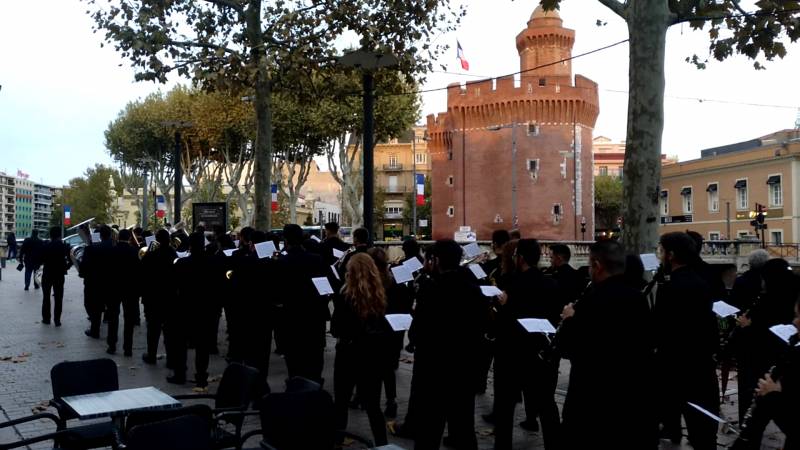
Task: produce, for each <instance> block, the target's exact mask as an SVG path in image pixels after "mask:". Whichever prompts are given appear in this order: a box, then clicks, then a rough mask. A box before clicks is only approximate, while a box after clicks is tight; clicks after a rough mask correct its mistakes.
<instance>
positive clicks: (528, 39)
mask: <svg viewBox="0 0 800 450" xmlns="http://www.w3.org/2000/svg"><path fill="white" fill-rule="evenodd" d="M562 23H563V22H562V20H561V17H560V16H559V15H558V11H556V10H553V11H545V10H544V9H543V8H542V7H541V5H540V6H538V7H537V8H536V9H535V10H534V11H533V14H531V18H530V20H529V21H528V27H527V28H526V29H524V30H522V32H521V33H519V34H518V35H517V51H518V52H519V66H520V70H521V71H522V77H523V78H540V79H544V80H545V83H548V84H549V83H550V80H549V79H553V80H552V81H553V82H556V83H560V84H566V85H568V84H570V79H571V78H572V62H571V61H568V60H569V58H571V57H572V46H573V44H575V31H573V30H570V29H567V28H564V27H563V26H562ZM565 60H566V61H565ZM543 65H547V66H546V67H541V66H543ZM536 67H541V68H539V69H535V68H536ZM537 83H538V81H537Z"/></svg>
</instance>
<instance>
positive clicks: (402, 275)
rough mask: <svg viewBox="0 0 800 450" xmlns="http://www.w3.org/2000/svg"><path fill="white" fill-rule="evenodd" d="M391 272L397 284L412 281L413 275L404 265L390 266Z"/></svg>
mask: <svg viewBox="0 0 800 450" xmlns="http://www.w3.org/2000/svg"><path fill="white" fill-rule="evenodd" d="M392 273H393V274H394V281H395V282H396V283H397V284H403V283H408V282H409V281H414V275H413V274H412V273H411V271H410V270H408V267H406V266H397V267H392Z"/></svg>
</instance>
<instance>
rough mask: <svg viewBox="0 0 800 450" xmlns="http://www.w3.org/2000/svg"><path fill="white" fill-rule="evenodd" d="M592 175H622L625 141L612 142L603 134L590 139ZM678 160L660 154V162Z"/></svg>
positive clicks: (663, 163)
mask: <svg viewBox="0 0 800 450" xmlns="http://www.w3.org/2000/svg"><path fill="white" fill-rule="evenodd" d="M592 154H593V156H594V161H593V164H592V165H593V173H594V176H596V177H597V176H603V175H607V176H611V177H622V175H623V167H624V166H625V141H622V142H614V141H612V140H611V139H609V138H607V137H605V136H597V137H595V138H594V139H592ZM676 162H678V157H677V156H667V155H663V154H662V155H661V164H662V165H667V164H672V163H676Z"/></svg>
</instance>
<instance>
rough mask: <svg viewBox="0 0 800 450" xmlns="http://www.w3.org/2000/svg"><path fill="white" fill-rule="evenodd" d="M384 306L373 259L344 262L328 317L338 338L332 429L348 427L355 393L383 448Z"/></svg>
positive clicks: (358, 257) (387, 336)
mask: <svg viewBox="0 0 800 450" xmlns="http://www.w3.org/2000/svg"><path fill="white" fill-rule="evenodd" d="M386 305H387V301H386V292H385V290H384V287H383V281H382V279H381V274H380V273H379V272H378V268H377V266H376V265H375V263H374V262H373V260H372V258H371V257H370V256H369V255H367V254H366V253H356V254H353V256H352V257H351V258H350V260H349V261H348V262H347V271H346V272H345V280H344V286H343V287H342V299H341V301H339V302H338V304H337V305H336V309H335V310H334V313H333V321H334V322H335V325H336V326H335V330H336V338H337V342H336V359H335V361H334V365H333V389H334V398H335V404H336V426H337V428H338V429H340V430H344V429H346V428H347V419H348V417H347V415H348V406H349V402H350V398H351V396H352V395H353V389H354V388H357V389H358V393H359V399H360V400H361V403H362V406H363V408H364V409H365V410H366V412H367V417H368V418H369V424H370V427H371V428H372V434H373V438H374V440H375V445H377V446H381V445H386V444H387V443H388V441H387V437H386V421H385V419H384V416H383V413H382V412H381V380H382V376H383V374H384V373H385V370H386V369H385V367H386V365H387V357H386V355H387V353H388V352H387V348H388V345H389V343H390V340H391V335H392V329H391V327H390V326H389V323H388V322H386V317H385V314H386Z"/></svg>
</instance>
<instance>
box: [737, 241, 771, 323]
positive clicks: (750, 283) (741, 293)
mask: <svg viewBox="0 0 800 450" xmlns="http://www.w3.org/2000/svg"><path fill="white" fill-rule="evenodd" d="M768 260H769V253H768V252H767V251H766V250H764V249H763V248H759V249H756V250H753V251H752V252H750V254H749V255H747V264H748V269H747V271H746V272H745V273H743V274H741V275H739V276H738V277H737V278H736V281H735V282H734V283H733V290H732V291H731V300H730V304H731V305H733V306H735V307H737V308H739V309H740V310H741V311H747V310H748V309H750V308H751V307H752V306H753V303H755V301H756V299H757V298H758V296H759V295H761V291H762V289H763V284H764V279H763V278H761V269H763V268H764V264H766V263H767V261H768Z"/></svg>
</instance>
